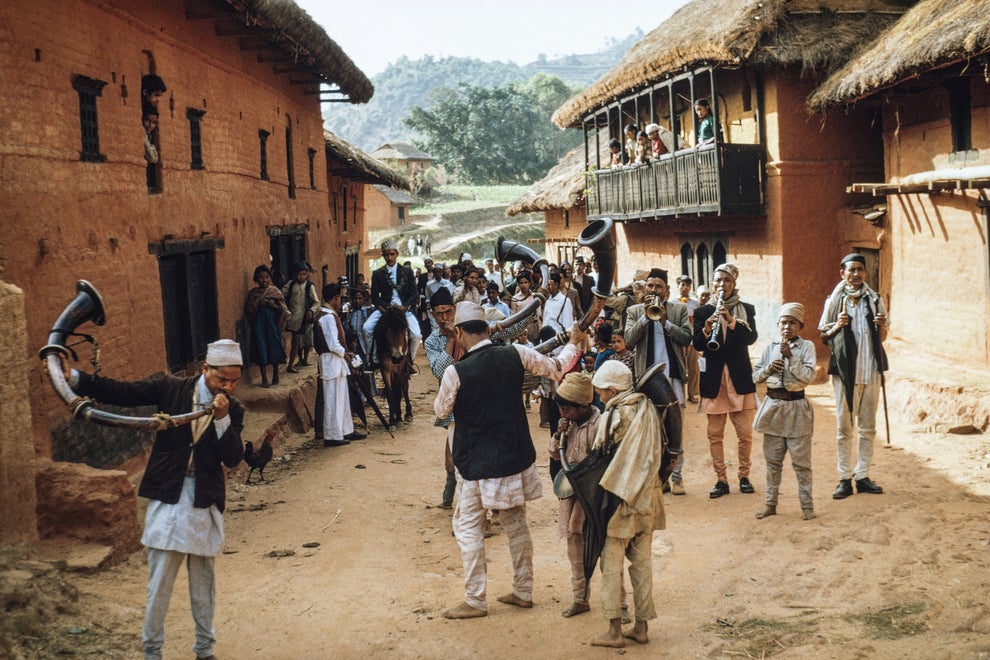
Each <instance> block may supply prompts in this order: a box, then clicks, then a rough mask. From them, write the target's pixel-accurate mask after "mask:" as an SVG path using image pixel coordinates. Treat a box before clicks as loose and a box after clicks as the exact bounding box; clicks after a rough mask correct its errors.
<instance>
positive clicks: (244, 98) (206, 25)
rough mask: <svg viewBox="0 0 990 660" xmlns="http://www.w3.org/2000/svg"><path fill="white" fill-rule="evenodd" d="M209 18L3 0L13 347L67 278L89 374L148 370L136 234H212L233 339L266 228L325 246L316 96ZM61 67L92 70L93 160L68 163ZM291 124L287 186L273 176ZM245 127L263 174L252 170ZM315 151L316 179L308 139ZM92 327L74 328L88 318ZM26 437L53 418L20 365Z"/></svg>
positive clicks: (223, 318)
mask: <svg viewBox="0 0 990 660" xmlns="http://www.w3.org/2000/svg"><path fill="white" fill-rule="evenodd" d="M145 51H148V52H150V53H152V54H153V55H154V61H155V63H156V66H157V73H158V75H160V76H161V77H162V78H163V79H164V80H165V82H166V84H167V85H168V87H169V91H168V92H167V93H166V96H165V98H164V99H163V100H162V104H161V106H160V127H159V133H160V142H161V160H162V163H163V169H164V172H163V189H164V191H163V192H162V193H161V194H157V195H151V194H149V193H148V190H147V187H146V180H145V166H144V160H143V157H142V142H141V139H142V138H141V135H142V133H141V130H142V129H141V125H140V107H141V106H140V79H141V75H142V74H144V73H147V72H148V71H149V64H148V61H149V60H148V57H147V55H146V54H145ZM256 58H257V51H251V50H245V51H242V50H241V49H240V48H239V46H238V40H237V39H236V38H220V37H217V36H215V34H214V22H213V21H209V20H203V21H187V20H186V19H185V13H184V3H182V2H179V1H177V0H175V1H170V2H160V3H158V2H156V3H149V2H144V1H142V0H121V1H120V2H115V3H114V4H113V5H108V4H106V3H102V2H95V1H85V0H80V1H77V2H72V3H37V2H35V3H29V2H26V1H24V0H15V1H14V2H8V3H4V7H3V9H0V68H2V70H3V71H4V76H3V78H2V81H0V208H3V213H4V220H3V223H2V226H0V260H2V264H3V267H4V273H5V278H6V279H7V280H9V281H10V282H12V283H14V284H16V285H17V286H19V287H21V288H23V289H24V291H25V293H26V300H27V319H28V345H29V351H31V352H34V351H35V350H37V347H39V346H41V345H42V344H43V343H44V340H45V337H46V335H47V332H48V329H49V328H50V326H51V324H52V322H53V320H54V319H55V317H56V316H57V314H58V312H59V311H60V310H61V309H62V307H63V306H64V305H65V304H66V302H67V301H68V300H69V299H71V298H72V296H73V294H74V283H75V281H76V280H77V279H79V278H85V279H88V280H90V281H92V282H93V283H94V284H95V285H96V286H97V287H98V288H99V289H100V291H101V292H102V294H103V297H104V300H105V302H106V306H107V324H106V326H105V327H104V328H101V329H99V330H98V333H97V334H98V337H99V340H100V343H101V346H102V347H103V355H102V357H103V366H104V373H105V374H107V375H111V376H115V377H120V378H137V377H141V376H145V375H147V374H149V373H152V372H155V371H160V370H163V369H165V351H164V343H163V312H162V303H161V291H160V282H159V273H158V263H157V260H156V258H155V257H154V256H152V255H151V254H149V251H148V245H149V243H159V244H160V243H161V242H162V241H163V240H181V239H187V240H188V239H200V238H203V237H205V238H220V239H223V241H224V242H225V246H224V248H223V249H220V250H218V251H217V253H216V258H217V267H216V277H217V287H218V298H219V300H218V311H219V325H220V333H221V335H222V336H233V335H234V331H235V322H236V321H237V320H238V319H239V318H240V316H241V309H242V305H243V301H244V296H245V293H246V291H247V289H248V288H249V286H250V285H251V283H250V279H251V273H252V271H253V269H254V267H255V266H256V265H258V264H261V263H268V257H269V241H268V236H267V234H266V227H268V226H272V225H306V226H308V227H309V230H310V231H309V234H308V243H309V252H310V254H330V248H331V247H332V244H330V242H329V240H330V239H329V237H328V234H327V230H328V220H327V218H328V203H327V192H326V179H325V175H322V176H320V175H319V174H321V173H325V171H326V161H325V155H324V153H325V152H324V149H323V126H322V123H323V122H322V117H321V115H320V107H319V103H318V101H317V99H316V97H314V96H306V95H304V94H303V92H302V86H299V85H291V84H290V83H289V75H287V74H283V75H275V74H274V73H273V69H272V65H271V64H259V63H258V62H257V59H256ZM73 74H81V75H84V76H88V77H90V78H94V79H98V80H101V81H106V83H107V84H106V86H105V87H104V88H103V90H102V96H101V97H100V98H99V99H98V101H97V108H98V117H99V137H100V151H101V153H102V154H104V155H105V156H106V161H105V162H103V163H88V162H81V161H80V157H79V151H80V120H79V101H78V95H77V93H76V92H75V91H74V90H73V88H72V85H71V77H72V75H73ZM187 108H193V109H196V110H200V111H205V115H204V116H203V120H202V132H203V139H202V141H203V159H204V164H205V169H204V170H202V171H193V170H191V169H190V144H189V142H190V138H189V122H188V120H187V119H186V110H187ZM290 125H291V130H292V139H291V144H292V151H293V167H294V171H295V177H294V179H295V182H296V199H294V200H290V199H289V195H288V187H287V165H286V137H285V136H286V127H287V126H290ZM259 129H264V130H267V131H269V132H270V133H271V137H270V138H269V140H268V172H269V176H270V181H262V180H261V179H260V177H259V170H260V156H259V152H260V147H259V139H258V131H259ZM310 148H312V149H315V150H316V157H315V169H316V172H317V173H318V176H317V177H316V188H317V189H316V190H311V189H310V185H309V160H308V157H307V150H308V149H310ZM90 330H92V328H90ZM30 382H31V391H32V399H33V400H35V401H37V402H38V403H39V405H36V406H35V407H34V422H35V423H34V428H35V445H36V448H37V451H38V453H39V454H42V455H46V454H48V451H49V450H48V443H49V440H48V432H49V427H50V424H51V423H53V422H56V423H60V422H63V421H64V419H65V411H64V406H62V405H61V404H60V403H59V402H58V401H57V400H56V399H55V397H54V395H53V394H52V393H51V389H50V388H49V387H48V386H47V385H46V383H45V381H44V379H43V377H42V374H41V372H40V369H39V368H37V367H36V368H34V369H33V370H32V373H31V378H30Z"/></svg>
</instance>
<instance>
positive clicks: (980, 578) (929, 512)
mask: <svg viewBox="0 0 990 660" xmlns="http://www.w3.org/2000/svg"><path fill="white" fill-rule="evenodd" d="M420 371H421V372H422V375H420V376H417V377H415V378H413V379H412V381H411V383H412V396H413V405H414V409H415V412H416V419H415V421H414V422H413V423H412V424H410V425H406V426H404V427H403V428H401V429H400V430H399V431H397V432H396V434H395V438H394V439H392V438H390V437H389V436H388V434H387V433H385V432H384V431H382V430H381V427H380V426H379V425H378V424H377V423H376V424H373V425H372V433H371V434H370V436H369V438H368V439H367V440H364V441H360V442H354V443H352V444H351V445H350V446H348V447H342V448H332V449H327V448H324V447H322V445H316V444H315V443H313V442H312V441H311V440H307V439H306V438H305V437H303V436H294V437H292V438H289V440H288V442H287V443H286V444H285V445H283V446H281V447H279V448H278V449H277V450H276V457H284V456H288V457H289V458H288V460H284V459H280V458H277V459H276V461H275V462H273V463H272V464H271V465H270V466H269V468H268V469H267V470H266V476H267V477H268V481H267V482H266V483H263V484H260V483H256V484H253V485H250V486H246V485H244V484H243V474H244V472H243V471H242V470H239V471H236V472H235V473H234V474H233V475H231V478H230V480H229V482H228V513H227V514H226V516H225V519H226V531H227V540H226V547H225V553H224V555H222V556H221V557H219V558H218V561H217V568H218V580H217V583H218V588H217V592H218V608H217V620H216V629H217V637H218V640H219V641H218V644H217V646H216V652H217V655H218V657H221V658H286V659H289V658H330V657H335V658H358V657H361V658H440V657H443V658H469V657H479V656H480V657H494V656H498V657H519V658H573V657H587V658H604V657H613V656H614V655H616V652H615V651H609V650H603V649H599V648H593V647H590V646H589V645H588V641H589V640H590V639H591V638H592V637H593V636H594V635H596V634H597V633H599V632H601V631H602V630H604V628H605V626H606V622H605V621H604V620H603V619H602V617H601V614H600V611H601V610H600V605H599V596H600V595H599V592H598V590H597V587H598V583H599V581H598V580H597V579H593V581H592V598H591V602H592V611H591V613H589V614H585V615H581V616H578V617H575V618H572V619H564V618H562V617H561V616H560V612H561V610H563V609H564V607H566V606H567V605H568V604H569V603H570V589H569V568H568V563H567V559H566V549H565V546H564V544H563V542H562V541H559V540H558V539H557V536H556V511H557V502H556V499H555V498H554V496H553V495H552V491H551V488H550V481H549V476H548V473H547V455H546V451H545V445H546V440H547V433H548V432H547V431H546V429H540V428H539V426H538V422H539V417H538V414H537V412H536V408H535V406H534V410H533V411H532V412H531V413H530V414H529V420H530V427H531V432H532V434H533V437H534V441H535V444H536V448H537V453H538V466H539V468H540V473H541V475H542V476H543V479H544V493H545V495H544V497H543V498H542V499H540V500H538V501H536V502H535V503H532V504H531V505H530V506H529V507H528V509H529V519H530V525H531V527H532V530H533V537H534V545H535V577H536V584H535V590H534V600H535V604H536V605H535V607H534V608H533V609H532V610H521V609H518V608H512V607H509V606H506V605H502V604H500V603H497V602H495V599H494V597H495V596H496V595H498V594H500V593H503V592H507V591H509V590H510V588H511V573H510V570H509V553H508V548H507V546H506V538H505V535H504V534H502V533H499V534H497V535H496V536H494V537H492V538H490V539H489V540H488V541H487V542H486V547H487V552H488V564H489V601H490V612H489V616H488V617H487V618H483V619H476V620H469V621H447V620H445V619H443V618H442V616H441V613H442V612H443V611H444V610H445V609H446V608H448V607H450V606H453V605H455V604H457V603H458V602H460V601H461V599H462V597H463V582H462V571H461V564H460V555H459V551H458V548H457V545H456V543H455V541H454V539H453V537H452V536H451V532H450V512H449V511H447V510H444V509H441V508H438V507H437V506H436V504H437V503H438V502H439V499H440V492H441V490H442V487H443V479H444V472H443V467H442V465H443V437H444V435H443V433H442V432H441V431H440V430H439V429H436V428H434V427H433V426H432V421H433V416H432V413H431V412H430V411H431V406H432V402H433V397H434V394H435V392H436V381H435V379H433V378H432V377H430V376H429V375H428V374H429V371H428V369H427V368H426V365H425V362H424V361H422V360H421V364H420ZM494 386H497V384H493V387H494ZM809 395H810V398H811V401H812V403H813V404H814V406H815V414H816V432H815V440H814V468H815V504H816V510H817V513H818V518H817V519H816V520H813V521H804V520H802V519H801V512H800V508H799V505H798V502H797V498H796V486H795V479H794V475H793V471H792V470H791V468H790V464H789V462H788V463H786V464H785V467H784V474H783V482H782V488H781V500H780V505H779V507H778V511H779V515H777V516H775V517H771V518H768V519H765V520H762V521H757V520H756V519H755V518H754V513H755V512H756V511H757V510H758V509H759V508H760V507H761V505H762V491H763V485H764V482H765V479H764V473H763V470H764V461H763V458H762V453H761V450H760V447H761V441H760V439H756V441H755V442H754V456H753V458H754V461H753V471H752V480H753V482H754V484H755V485H756V488H757V494H755V495H743V494H739V493H738V489H737V481H736V478H735V451H734V447H735V442H734V441H732V440H727V443H726V446H727V448H728V449H727V457H728V458H730V468H729V474H730V483H731V486H732V493H731V494H730V495H729V496H726V497H723V498H721V499H719V500H710V499H709V498H708V490H709V488H710V487H711V486H712V484H713V483H714V478H713V474H712V472H711V467H710V465H711V463H710V459H709V458H708V453H707V442H706V440H705V437H704V419H703V417H704V416H703V415H701V414H700V413H698V412H696V411H695V410H693V409H689V410H687V411H685V445H686V451H687V466H686V468H685V485H686V487H687V495H686V496H683V497H674V496H672V495H669V494H668V495H666V496H665V497H666V505H667V520H668V528H667V530H666V531H664V532H658V533H656V535H655V540H654V544H653V548H654V567H655V574H654V576H655V577H654V579H655V596H656V600H657V604H658V609H659V611H660V617H659V618H658V619H657V620H655V621H653V622H651V627H650V637H651V642H650V644H649V645H647V646H640V645H636V644H632V643H631V646H629V647H627V648H626V649H625V651H624V653H625V654H627V655H629V656H632V657H689V656H695V657H702V656H705V657H730V656H743V657H761V656H762V655H773V654H778V653H779V654H782V656H783V657H822V658H826V657H827V658H853V657H873V658H887V657H907V658H914V657H926V658H931V657H937V658H950V657H951V658H959V657H986V654H987V653H990V636H988V633H990V611H988V609H987V606H986V605H985V600H986V599H985V594H986V587H987V584H986V583H987V578H988V571H987V567H988V543H990V524H988V522H987V520H986V515H985V514H986V504H987V502H986V499H985V498H982V497H979V496H976V495H974V494H972V493H970V492H968V491H967V489H966V488H965V487H964V486H963V485H961V484H958V483H953V482H952V481H950V480H948V479H946V478H945V477H943V476H940V475H939V474H938V473H936V471H935V470H933V469H930V468H929V467H927V466H926V459H925V458H924V457H923V456H917V455H914V454H912V453H910V452H908V451H904V450H901V449H891V450H883V449H879V448H878V449H877V452H876V458H875V461H874V464H875V470H874V474H873V476H874V478H875V479H876V480H877V481H878V482H879V483H881V484H882V485H883V486H884V487H885V488H886V490H887V493H886V494H884V495H882V496H873V495H856V496H853V497H851V498H849V499H847V500H844V501H841V502H839V501H833V500H832V499H831V492H832V489H833V487H834V486H835V469H834V459H835V452H834V418H833V415H832V410H831V409H832V397H831V388H830V386H828V385H818V386H814V387H812V388H810V389H809ZM692 408H693V407H692ZM249 428H250V427H249ZM895 433H900V434H903V433H904V431H903V429H897V428H895ZM728 435H729V436H731V432H729V434H728ZM496 529H498V528H496ZM146 570H147V566H146V563H145V561H144V559H143V554H142V553H140V552H139V553H135V554H134V555H132V557H131V558H130V559H129V560H128V561H127V562H126V563H125V564H122V565H120V566H117V567H114V568H112V569H110V570H107V571H104V572H101V573H99V574H96V575H94V576H89V577H81V578H79V579H78V581H77V584H76V586H77V587H78V588H79V589H80V592H81V598H80V604H81V606H82V607H83V609H84V610H85V612H86V613H87V615H89V616H92V617H93V618H94V620H96V621H99V622H100V623H99V624H98V627H97V628H96V629H97V630H99V629H102V630H105V631H106V635H105V642H106V644H105V645H102V644H97V646H105V649H106V651H107V652H108V653H109V654H110V655H113V656H117V654H118V653H120V652H121V651H123V650H124V649H129V651H124V654H123V656H118V657H135V656H136V654H137V652H138V651H139V644H138V642H137V639H138V633H139V630H140V621H141V608H142V604H143V590H144V585H145V580H146ZM167 630H168V638H167V641H166V657H169V658H178V657H185V656H186V655H188V649H190V648H191V646H192V626H191V621H190V619H189V614H188V605H187V597H186V586H185V582H184V572H183V574H180V580H179V583H178V584H177V585H176V592H175V596H174V597H173V603H172V607H171V609H170V611H169V615H168V621H167Z"/></svg>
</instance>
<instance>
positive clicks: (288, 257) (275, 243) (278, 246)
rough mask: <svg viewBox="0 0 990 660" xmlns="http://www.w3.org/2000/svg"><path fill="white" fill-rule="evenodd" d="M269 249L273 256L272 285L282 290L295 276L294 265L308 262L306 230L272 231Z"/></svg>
mask: <svg viewBox="0 0 990 660" xmlns="http://www.w3.org/2000/svg"><path fill="white" fill-rule="evenodd" d="M291 229H296V228H291ZM276 232H277V233H276ZM269 249H270V250H271V252H270V254H271V255H272V284H274V285H275V286H277V287H278V288H280V289H281V288H282V287H283V286H285V283H286V282H288V281H289V280H290V279H292V277H293V276H294V275H295V272H294V271H293V270H292V264H294V263H296V262H297V261H305V260H306V233H305V230H304V229H303V228H299V231H287V230H286V228H284V227H280V228H278V229H277V230H275V231H270V232H269Z"/></svg>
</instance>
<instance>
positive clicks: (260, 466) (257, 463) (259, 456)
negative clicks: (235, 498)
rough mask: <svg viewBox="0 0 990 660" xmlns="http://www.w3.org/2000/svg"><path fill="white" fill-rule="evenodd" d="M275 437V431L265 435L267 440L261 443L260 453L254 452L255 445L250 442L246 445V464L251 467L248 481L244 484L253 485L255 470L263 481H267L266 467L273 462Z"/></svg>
mask: <svg viewBox="0 0 990 660" xmlns="http://www.w3.org/2000/svg"><path fill="white" fill-rule="evenodd" d="M274 437H275V431H271V430H269V431H268V432H267V433H265V439H264V440H262V441H261V447H259V448H258V451H255V450H254V445H252V444H251V442H250V441H248V442H245V443H244V462H245V463H247V464H248V465H250V466H251V469H250V470H248V473H247V479H245V480H244V483H246V484H249V483H251V473H252V472H254V471H255V470H257V471H258V474H260V475H261V480H262V481H264V480H265V466H266V465H268V462H269V461H271V460H272V454H273V453H274V452H273V450H272V439H273V438H274Z"/></svg>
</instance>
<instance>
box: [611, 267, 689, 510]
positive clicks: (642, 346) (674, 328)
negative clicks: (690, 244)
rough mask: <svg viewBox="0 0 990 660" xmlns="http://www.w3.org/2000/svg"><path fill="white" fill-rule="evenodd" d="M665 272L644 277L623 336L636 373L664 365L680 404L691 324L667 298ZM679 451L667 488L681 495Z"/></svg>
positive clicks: (654, 271) (684, 311)
mask: <svg viewBox="0 0 990 660" xmlns="http://www.w3.org/2000/svg"><path fill="white" fill-rule="evenodd" d="M669 293H670V289H669V288H668V287H667V271H665V270H663V269H661V268H654V269H652V270H651V271H650V272H649V274H648V275H647V277H646V295H645V296H644V297H643V302H642V303H640V304H637V305H633V306H632V307H629V308H628V309H627V310H626V323H625V331H624V336H625V340H626V344H628V346H629V347H630V348H632V349H633V350H634V351H635V353H636V355H635V358H634V365H635V369H634V370H633V371H634V372H635V373H636V374H645V373H646V371H647V370H648V369H649V368H650V367H652V366H653V365H655V364H660V363H662V364H665V365H667V366H666V368H665V369H664V374H665V375H666V376H667V379H668V380H670V383H671V385H672V386H673V388H674V392H675V393H677V398H678V400H679V401H680V403H681V405H682V406H683V405H684V385H683V383H684V381H685V380H686V379H687V369H686V368H685V365H684V347H685V346H688V345H690V344H691V336H692V335H691V326H690V324H689V323H688V311H687V307H686V306H685V305H682V304H681V303H677V302H671V301H669V300H667V296H668V295H669ZM683 464H684V454H683V453H682V454H681V456H680V458H679V459H678V461H677V465H676V466H675V467H674V472H673V473H672V474H671V475H670V489H671V491H672V492H673V493H674V494H675V495H683V494H684V482H683V480H682V478H681V468H682V466H683Z"/></svg>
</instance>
